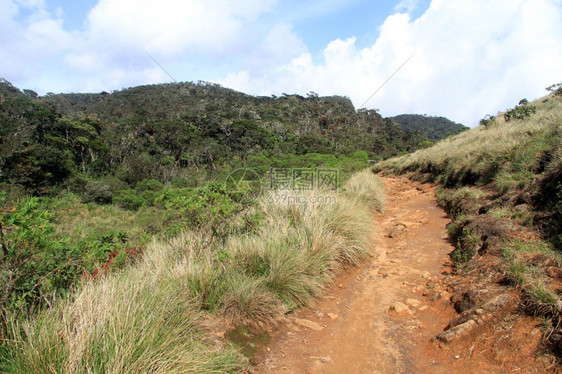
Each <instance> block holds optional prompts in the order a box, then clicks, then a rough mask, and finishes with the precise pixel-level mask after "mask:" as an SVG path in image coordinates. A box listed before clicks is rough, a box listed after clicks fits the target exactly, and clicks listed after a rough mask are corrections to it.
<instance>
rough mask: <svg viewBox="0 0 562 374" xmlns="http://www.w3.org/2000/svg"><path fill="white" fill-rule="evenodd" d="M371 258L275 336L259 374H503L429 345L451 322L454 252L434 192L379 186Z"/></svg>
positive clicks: (399, 184) (404, 183) (403, 182)
mask: <svg viewBox="0 0 562 374" xmlns="http://www.w3.org/2000/svg"><path fill="white" fill-rule="evenodd" d="M383 181H384V184H385V187H386V192H387V204H386V209H385V212H384V213H383V214H379V215H377V217H376V234H375V237H374V239H373V243H374V249H373V257H372V259H371V260H370V261H367V262H366V263H364V264H363V265H362V266H361V267H359V268H356V269H352V270H350V271H348V272H346V273H345V274H343V275H342V276H340V277H339V278H337V279H336V281H335V284H334V286H333V287H332V288H331V289H330V290H328V291H327V294H326V296H325V297H324V298H322V299H321V300H320V301H318V302H317V303H316V304H315V305H313V306H312V307H310V308H307V309H301V310H298V311H297V312H295V313H294V315H293V316H291V317H290V318H289V322H288V323H287V324H286V325H285V326H284V327H282V328H281V329H279V330H277V331H276V332H274V333H273V335H272V339H271V344H270V345H269V346H268V347H267V348H266V350H264V352H263V354H261V356H258V357H257V362H258V365H257V367H256V370H257V371H258V372H261V373H451V372H454V373H462V372H501V369H500V370H498V371H495V370H494V368H491V367H489V366H487V365H486V364H485V363H482V362H480V363H476V362H474V363H471V361H470V360H469V359H468V357H463V355H462V353H459V352H455V349H454V348H453V347H445V348H439V347H438V346H437V345H436V343H433V342H431V339H432V338H433V337H434V336H435V335H437V334H438V333H439V332H441V331H443V329H444V328H445V327H446V326H447V324H448V322H449V321H450V319H451V317H452V316H453V315H454V314H455V312H454V309H453V307H452V305H451V303H450V301H449V299H450V296H451V294H450V293H449V292H448V291H451V290H447V288H446V286H445V280H446V277H449V275H448V274H450V273H451V268H450V266H451V263H450V260H449V257H448V254H449V253H450V252H451V251H452V250H453V246H452V245H451V244H450V242H449V240H448V235H447V230H446V227H445V226H446V224H447V223H448V222H449V221H450V220H449V219H448V217H447V215H446V214H445V212H444V211H443V210H442V209H440V208H438V206H437V202H436V200H435V193H434V192H435V187H434V186H432V185H429V184H420V183H417V182H412V181H410V180H408V179H405V178H403V179H390V178H383Z"/></svg>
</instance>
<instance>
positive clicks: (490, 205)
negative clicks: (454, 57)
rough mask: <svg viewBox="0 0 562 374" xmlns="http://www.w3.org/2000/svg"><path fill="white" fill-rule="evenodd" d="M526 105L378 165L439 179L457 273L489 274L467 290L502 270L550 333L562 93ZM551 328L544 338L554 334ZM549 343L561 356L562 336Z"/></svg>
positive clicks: (555, 324) (561, 219) (561, 194)
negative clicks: (516, 113)
mask: <svg viewBox="0 0 562 374" xmlns="http://www.w3.org/2000/svg"><path fill="white" fill-rule="evenodd" d="M528 105H532V106H535V108H536V112H535V113H534V114H530V115H529V116H527V117H525V118H522V119H511V120H510V121H506V120H505V118H504V116H503V115H501V114H500V115H498V116H497V117H496V118H495V119H494V120H493V121H491V122H490V123H488V124H487V126H479V127H477V128H474V129H471V130H470V131H466V132H464V133H461V134H459V135H457V136H455V137H452V138H448V139H445V140H443V141H441V142H439V143H437V144H436V145H435V146H433V147H431V148H427V149H424V150H420V151H417V152H415V153H413V154H410V155H406V156H402V157H399V158H394V159H390V160H386V161H383V162H380V163H378V164H377V165H375V170H376V171H383V172H386V173H397V174H409V175H410V176H412V177H414V178H418V179H422V180H433V181H436V182H438V183H440V184H441V186H442V187H441V189H440V190H439V191H438V194H437V197H438V200H439V202H440V204H441V205H442V206H443V207H445V208H446V209H447V210H448V211H449V213H450V214H451V216H452V218H453V222H452V223H451V224H450V225H449V232H450V234H451V236H452V238H453V239H454V240H456V241H457V243H458V245H457V249H456V250H455V251H454V252H453V253H452V259H453V260H454V261H455V263H456V265H457V270H458V272H459V273H460V274H463V275H466V276H469V275H470V274H472V275H474V274H475V273H474V270H478V271H479V272H480V274H481V275H482V274H485V275H486V277H487V278H486V279H484V275H482V279H481V281H482V283H481V284H480V285H475V284H473V285H472V286H470V287H487V286H486V285H487V284H489V282H492V281H491V280H490V279H493V278H494V274H496V273H497V271H496V269H499V271H500V274H499V275H500V279H501V278H502V277H501V276H502V274H503V282H505V283H507V284H509V285H510V286H509V287H514V288H515V289H518V290H520V292H521V293H520V294H521V305H522V306H523V307H524V309H526V310H527V311H528V312H530V313H531V314H534V315H539V316H542V317H545V320H546V321H547V322H546V325H548V324H551V325H552V326H551V329H552V331H553V330H554V329H556V328H560V319H561V306H562V302H561V300H560V298H559V296H558V295H557V290H558V289H559V288H560V286H561V285H560V280H559V276H558V274H560V273H561V269H560V267H561V264H562V255H561V252H560V250H561V249H562V247H561V244H562V236H561V232H562V226H561V224H562V97H560V95H558V96H556V95H555V94H551V95H549V96H547V97H545V98H542V99H539V100H537V101H535V102H533V103H529V104H528ZM496 279H497V277H496ZM496 286H497V285H496ZM552 331H550V334H548V336H553V335H554V336H556V334H552ZM551 343H553V346H554V349H555V351H558V353H562V349H561V348H562V341H552V340H551Z"/></svg>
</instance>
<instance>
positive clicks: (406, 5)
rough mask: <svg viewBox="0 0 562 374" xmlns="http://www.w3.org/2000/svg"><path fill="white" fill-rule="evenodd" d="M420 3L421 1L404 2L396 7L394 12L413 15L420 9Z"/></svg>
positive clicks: (406, 0) (408, 0)
mask: <svg viewBox="0 0 562 374" xmlns="http://www.w3.org/2000/svg"><path fill="white" fill-rule="evenodd" d="M419 3H420V0H402V1H400V3H398V5H396V6H395V7H394V10H395V11H397V12H402V11H406V12H408V13H411V12H413V11H414V10H415V9H416V8H417V7H418V5H419Z"/></svg>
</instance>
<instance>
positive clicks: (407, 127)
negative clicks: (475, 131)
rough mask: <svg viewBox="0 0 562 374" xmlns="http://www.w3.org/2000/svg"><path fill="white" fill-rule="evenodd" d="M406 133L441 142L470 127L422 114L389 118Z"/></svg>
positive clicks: (443, 118)
mask: <svg viewBox="0 0 562 374" xmlns="http://www.w3.org/2000/svg"><path fill="white" fill-rule="evenodd" d="M389 119H390V120H392V121H394V122H396V123H397V124H398V125H399V126H400V128H401V129H402V130H404V131H406V132H410V133H412V132H419V133H420V134H421V136H423V137H426V138H428V139H431V140H441V139H444V138H446V137H448V136H451V135H456V134H458V133H460V132H462V131H465V130H468V127H466V126H464V125H461V124H460V123H455V122H453V121H451V120H450V119H447V118H445V117H435V116H426V115H421V114H400V115H398V116H395V117H389Z"/></svg>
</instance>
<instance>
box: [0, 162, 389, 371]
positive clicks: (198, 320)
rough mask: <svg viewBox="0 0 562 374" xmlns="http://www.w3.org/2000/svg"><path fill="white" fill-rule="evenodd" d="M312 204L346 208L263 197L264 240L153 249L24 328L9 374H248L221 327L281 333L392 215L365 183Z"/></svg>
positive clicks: (175, 243)
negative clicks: (216, 329) (376, 222)
mask: <svg viewBox="0 0 562 374" xmlns="http://www.w3.org/2000/svg"><path fill="white" fill-rule="evenodd" d="M313 194H314V195H315V196H316V197H318V196H324V197H328V198H330V199H331V198H332V197H333V198H335V199H336V200H330V201H331V202H332V203H326V204H311V203H305V204H285V205H280V204H273V203H271V202H269V201H268V199H267V197H264V199H263V200H262V201H261V203H260V204H259V205H257V206H256V207H255V208H254V209H257V210H259V211H261V213H262V215H263V217H264V223H263V224H262V225H261V227H260V228H259V232H258V233H256V234H254V235H246V236H241V237H232V238H230V239H228V240H227V241H226V242H225V243H218V242H216V241H209V240H208V238H207V237H205V236H203V235H202V234H200V233H197V232H186V233H183V234H180V235H179V236H178V237H176V238H175V239H173V240H170V241H167V242H166V243H162V242H156V241H154V242H153V243H152V244H150V245H148V246H147V248H146V250H145V253H144V256H143V258H142V260H141V261H139V262H138V263H136V264H133V265H131V266H129V267H127V268H125V269H124V270H123V271H121V272H116V273H110V274H108V275H106V276H105V277H101V278H98V279H96V280H90V281H87V282H85V283H84V284H83V285H82V287H81V289H80V290H79V292H78V293H77V294H76V296H75V297H74V298H73V299H68V300H65V301H61V302H60V303H58V305H56V306H55V307H54V308H52V309H50V310H47V311H45V312H42V313H40V314H39V315H38V316H37V317H36V318H35V319H34V320H30V321H28V322H23V323H22V322H20V323H15V322H14V324H13V325H12V331H13V341H12V342H10V343H8V344H7V345H6V346H5V348H6V350H5V352H4V353H3V358H4V362H2V361H0V371H2V372H8V373H31V372H33V373H43V372H57V373H83V372H84V373H85V372H88V373H102V372H108V373H138V372H155V373H181V372H190V373H212V372H234V371H239V370H243V368H244V367H245V365H246V363H245V362H244V359H243V358H242V357H241V356H240V355H239V354H238V353H237V351H236V349H235V348H233V347H231V346H229V345H225V344H224V343H223V342H219V341H217V340H216V338H213V337H214V335H213V334H212V332H211V331H212V326H213V325H214V324H216V321H223V320H225V319H226V320H227V321H229V322H230V323H231V324H233V325H239V324H251V325H263V324H268V323H275V322H276V321H278V320H279V319H280V318H282V317H283V315H284V313H286V312H287V311H290V310H291V309H293V308H296V307H298V306H300V305H306V304H308V303H309V302H310V301H311V300H312V299H313V298H315V297H317V296H318V295H319V294H320V293H321V292H322V290H323V288H324V287H325V286H326V284H328V283H329V282H330V280H331V279H332V277H333V275H334V273H335V272H337V271H338V270H340V269H342V268H345V267H346V266H350V265H354V264H357V263H358V262H359V261H361V260H362V259H364V258H365V256H366V255H367V253H368V251H369V245H370V240H369V239H370V235H371V234H372V230H373V220H372V212H373V211H375V210H380V209H382V207H383V204H384V191H383V187H382V184H381V183H380V181H379V180H378V179H377V178H376V177H375V176H373V175H372V173H371V172H370V171H363V172H360V173H358V174H356V175H354V176H352V177H351V178H350V179H349V180H348V181H347V183H346V185H345V190H344V191H343V192H341V193H339V194H337V195H333V193H331V192H329V191H314V192H313ZM0 353H1V352H0ZM0 357H1V356H0Z"/></svg>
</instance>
